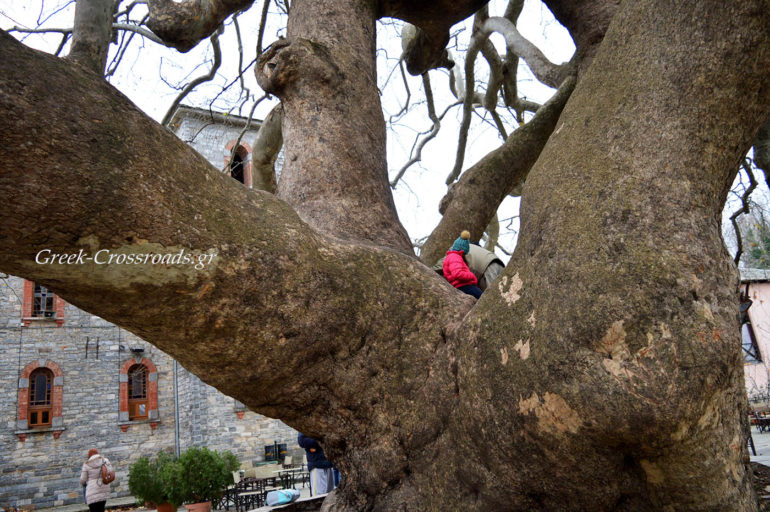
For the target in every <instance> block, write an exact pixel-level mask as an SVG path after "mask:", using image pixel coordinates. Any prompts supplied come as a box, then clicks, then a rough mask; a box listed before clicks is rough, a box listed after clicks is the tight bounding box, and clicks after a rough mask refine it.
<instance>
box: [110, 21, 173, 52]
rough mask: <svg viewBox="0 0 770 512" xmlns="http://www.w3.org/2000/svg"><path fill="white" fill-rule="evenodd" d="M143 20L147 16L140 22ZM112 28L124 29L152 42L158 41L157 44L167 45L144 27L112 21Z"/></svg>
mask: <svg viewBox="0 0 770 512" xmlns="http://www.w3.org/2000/svg"><path fill="white" fill-rule="evenodd" d="M145 20H147V16H145V17H144V18H143V20H142V22H144V21H145ZM112 28H114V29H115V30H125V31H126V32H135V33H137V34H139V35H140V36H142V37H144V38H145V39H149V40H150V41H152V42H153V43H158V44H162V45H163V46H168V45H167V44H166V42H165V41H163V39H161V38H160V37H158V36H156V35H155V34H153V33H152V32H150V31H149V30H147V29H146V28H144V27H141V26H139V25H135V24H133V23H113V24H112Z"/></svg>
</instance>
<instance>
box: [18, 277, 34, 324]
mask: <svg viewBox="0 0 770 512" xmlns="http://www.w3.org/2000/svg"><path fill="white" fill-rule="evenodd" d="M34 300H35V283H33V282H32V281H28V280H26V279H25V280H24V299H22V301H21V318H22V320H21V321H22V323H23V324H24V327H29V324H30V323H31V321H30V320H28V319H29V318H32V304H33V302H34Z"/></svg>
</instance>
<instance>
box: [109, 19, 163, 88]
mask: <svg viewBox="0 0 770 512" xmlns="http://www.w3.org/2000/svg"><path fill="white" fill-rule="evenodd" d="M148 17H149V15H147V14H145V16H144V17H143V18H142V19H141V21H139V23H138V25H142V24H144V22H145V21H147V18H148ZM114 28H115V25H113V29H114ZM126 32H129V33H130V35H129V36H128V39H126ZM145 32H147V33H148V34H149V35H151V36H152V37H156V36H155V34H153V33H152V32H150V31H149V30H148V31H145ZM137 34H138V32H135V31H128V30H123V31H121V43H120V49H119V50H118V53H117V54H116V55H115V57H113V59H112V62H111V63H110V65H109V66H108V67H107V72H106V73H105V75H104V77H105V78H107V77H110V76H112V75H114V74H115V71H117V70H118V66H119V65H120V63H121V61H122V60H123V55H125V53H126V50H128V47H129V46H130V45H131V41H133V40H134V36H135V35H137ZM161 44H162V42H161Z"/></svg>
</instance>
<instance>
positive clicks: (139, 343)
mask: <svg viewBox="0 0 770 512" xmlns="http://www.w3.org/2000/svg"><path fill="white" fill-rule="evenodd" d="M23 288H24V286H23V279H20V278H16V277H13V276H10V277H7V278H3V279H0V468H1V469H0V507H3V508H7V507H17V508H25V509H35V508H45V507H52V506H59V505H66V504H71V503H78V502H80V501H81V499H82V498H81V494H80V486H79V484H78V478H79V475H80V468H81V465H82V463H83V461H84V460H85V457H86V453H87V451H88V449H89V448H92V447H95V448H97V449H98V450H99V451H100V452H101V453H103V454H104V455H106V456H107V457H108V458H109V459H110V460H111V461H112V463H113V465H114V467H115V470H116V474H117V478H116V481H115V482H114V483H113V484H112V491H113V497H117V496H125V495H128V468H129V466H130V465H131V463H132V462H134V461H135V460H136V459H137V458H138V457H139V456H141V455H152V454H154V453H156V452H157V451H159V450H161V449H163V450H168V451H171V452H173V451H174V446H175V443H176V440H175V428H174V425H175V424H174V417H175V414H174V379H173V366H174V362H173V359H172V358H171V357H169V356H168V355H167V354H165V353H164V352H162V351H160V350H159V349H157V348H155V347H154V346H153V345H151V344H149V343H146V342H144V341H143V340H141V339H139V338H137V337H136V336H134V335H133V334H131V333H128V332H127V331H125V330H123V329H120V328H118V327H117V326H115V325H113V324H111V323H109V322H107V321H105V320H103V319H101V318H99V317H96V316H94V315H91V314H89V313H87V312H85V311H82V310H79V309H77V308H75V307H74V306H72V305H69V304H67V305H66V307H65V313H64V322H63V323H62V325H61V326H57V324H56V322H55V321H52V320H35V321H32V322H31V323H30V325H29V327H22V325H21V321H20V319H21V303H22V298H23ZM132 349H134V350H136V349H143V353H142V354H141V356H143V357H145V358H147V359H149V360H150V361H152V363H153V364H154V365H155V367H156V368H157V378H158V414H159V417H158V418H157V421H147V420H145V421H135V422H121V421H120V418H119V407H120V396H119V375H120V368H121V366H122V365H123V364H124V363H125V362H126V361H127V360H129V359H131V358H134V357H135V356H136V353H135V352H132ZM33 361H39V362H40V364H41V365H42V364H44V363H45V362H46V361H53V362H54V363H55V364H56V365H58V367H59V368H60V369H61V371H62V384H63V407H62V420H61V421H62V425H61V426H57V427H56V430H54V429H31V430H30V429H21V428H20V426H19V424H18V421H17V420H18V417H17V416H18V415H17V411H18V407H17V406H18V393H19V376H20V375H21V372H22V369H23V368H24V367H25V366H27V365H28V364H29V363H31V362H33ZM178 396H179V404H180V410H179V415H180V421H179V425H180V429H179V430H180V438H179V444H180V445H181V448H182V450H184V449H185V448H187V447H190V446H193V445H205V446H208V447H210V448H214V449H217V450H223V449H228V450H232V451H233V452H234V453H235V454H236V455H237V456H238V458H239V459H240V460H242V461H245V460H252V461H259V460H263V459H264V445H266V444H273V442H274V441H276V440H277V441H278V442H284V443H287V444H289V446H295V445H296V432H295V431H294V430H292V429H291V428H289V427H287V426H286V425H284V424H283V423H281V422H279V421H277V420H273V419H269V418H265V417H263V416H260V415H257V414H255V413H253V412H250V411H245V413H244V414H243V415H242V416H243V418H242V419H240V418H239V415H238V412H239V411H243V409H242V408H239V407H237V406H236V405H237V404H236V402H235V400H233V399H232V398H230V397H227V396H225V395H223V394H221V393H219V392H218V391H216V390H215V389H214V388H212V387H211V386H208V385H206V384H205V383H203V382H201V381H200V380H199V379H198V378H197V377H195V376H194V375H192V374H191V373H189V372H187V371H186V370H185V369H184V368H182V367H181V365H180V366H178ZM121 427H123V428H125V431H123V428H121ZM153 427H154V428H153ZM57 432H58V433H57ZM21 438H24V441H22V440H21Z"/></svg>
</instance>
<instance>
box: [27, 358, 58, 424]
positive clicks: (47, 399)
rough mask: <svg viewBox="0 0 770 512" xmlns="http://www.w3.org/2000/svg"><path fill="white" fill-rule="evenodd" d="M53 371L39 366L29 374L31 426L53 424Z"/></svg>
mask: <svg viewBox="0 0 770 512" xmlns="http://www.w3.org/2000/svg"><path fill="white" fill-rule="evenodd" d="M52 385H53V373H52V372H51V370H49V369H47V368H38V369H37V370H34V371H33V372H32V373H31V374H30V376H29V411H28V414H29V427H30V428H35V427H47V426H50V425H51V419H52V416H53V414H52V412H53V411H52V409H53V408H52V405H51V388H52Z"/></svg>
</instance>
